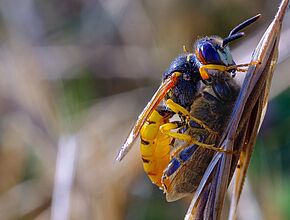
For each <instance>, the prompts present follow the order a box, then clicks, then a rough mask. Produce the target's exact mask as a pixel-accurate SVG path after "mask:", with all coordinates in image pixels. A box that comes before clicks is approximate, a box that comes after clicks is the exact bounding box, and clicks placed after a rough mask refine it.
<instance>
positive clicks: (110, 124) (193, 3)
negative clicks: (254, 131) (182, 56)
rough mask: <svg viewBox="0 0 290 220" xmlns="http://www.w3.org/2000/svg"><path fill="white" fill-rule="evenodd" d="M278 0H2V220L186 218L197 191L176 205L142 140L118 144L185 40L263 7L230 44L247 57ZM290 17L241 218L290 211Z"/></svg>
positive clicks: (224, 28) (222, 28) (225, 28)
mask: <svg viewBox="0 0 290 220" xmlns="http://www.w3.org/2000/svg"><path fill="white" fill-rule="evenodd" d="M278 4H279V1H278V0H223V1H222V0H160V1H150V0H62V1H57V0H1V1H0V114H1V117H0V219H1V220H10V219H13V220H14V219H21V220H29V219H38V220H42V219H52V220H66V219H72V220H79V219H82V220H83V219H88V220H90V219H96V220H103V219H109V220H119V219H128V220H131V219H134V220H135V219H140V220H145V219H146V220H151V219H152V220H153V219H154V220H155V219H168V220H170V219H182V218H183V216H184V214H185V212H186V209H187V207H188V203H189V202H190V200H189V199H185V200H182V201H178V202H174V203H167V202H166V201H165V197H164V195H163V194H162V192H161V191H159V190H158V189H157V187H155V186H153V185H152V184H151V183H150V181H149V180H148V178H147V177H146V176H145V174H144V172H143V170H142V164H141V159H140V155H139V149H138V144H136V146H135V147H134V149H133V150H132V152H130V153H129V155H128V156H127V157H126V158H125V159H124V161H122V162H121V163H118V162H114V158H115V156H116V153H117V151H118V148H119V147H120V146H121V144H122V143H123V141H124V140H125V138H126V137H127V134H128V133H129V131H130V128H131V127H132V126H133V124H134V122H135V120H136V118H137V116H138V114H139V113H140V112H141V110H142V109H143V107H144V106H145V105H146V103H147V102H148V100H149V99H150V97H151V96H152V94H153V93H154V91H155V90H156V88H157V87H158V85H159V84H160V77H161V74H162V72H163V71H164V70H165V69H166V68H167V66H168V65H169V63H170V61H171V60H172V59H173V58H174V57H176V56H177V55H178V54H179V53H181V52H182V45H186V46H187V48H188V49H189V50H191V49H192V45H193V43H194V41H195V40H196V39H197V38H198V37H200V36H204V35H220V36H224V37H225V36H227V34H228V33H229V31H230V30H231V28H233V27H234V26H235V25H237V24H239V23H240V22H241V21H243V20H245V19H247V18H249V17H251V16H253V15H255V14H257V13H261V14H262V18H261V19H260V21H259V22H257V23H256V24H254V25H252V27H249V28H247V29H246V33H247V36H246V37H245V38H244V39H241V40H239V42H237V43H234V44H233V45H232V48H233V51H234V58H235V60H236V61H237V63H242V62H246V61H249V60H250V56H251V52H252V50H253V48H254V47H255V46H256V44H257V42H258V40H259V38H260V37H261V35H262V33H263V31H264V30H265V28H266V27H267V25H269V23H270V21H271V19H272V18H273V16H274V14H275V12H276V10H277V7H278ZM288 14H289V13H288ZM289 19H290V18H289V15H288V16H286V20H285V24H284V28H283V34H282V38H281V43H280V52H281V53H280V60H279V64H278V66H277V71H276V73H275V74H274V82H273V88H272V92H271V102H270V104H269V108H268V113H267V116H266V118H265V121H264V124H263V127H262V129H261V132H260V136H259V139H258V141H257V146H256V148H255V152H254V155H253V159H252V162H251V166H250V171H249V175H248V176H249V179H248V180H247V183H246V187H245V192H244V193H243V197H242V201H241V204H240V210H239V219H278V220H279V219H290V209H289V204H290V135H289V131H290V89H288V87H289V85H290V73H289V68H290V59H289V56H290V51H289V50H290V49H289V48H290V32H289V31H290V20H289ZM238 78H239V80H240V81H241V78H242V77H240V76H238Z"/></svg>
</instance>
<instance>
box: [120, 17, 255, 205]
mask: <svg viewBox="0 0 290 220" xmlns="http://www.w3.org/2000/svg"><path fill="white" fill-rule="evenodd" d="M259 16H260V15H257V16H255V17H253V18H250V19H249V20H247V21H245V22H243V23H241V24H240V25H238V26H237V27H235V28H234V29H233V30H232V31H231V32H230V34H229V36H228V37H226V38H225V39H222V38H220V37H218V36H211V37H205V38H202V39H199V40H198V41H197V42H196V44H195V46H194V52H193V53H190V52H187V50H186V49H184V50H185V53H184V54H182V55H180V56H178V57H177V58H176V59H174V60H173V62H172V63H171V64H170V66H169V68H168V70H167V71H165V72H164V74H163V76H162V84H161V87H160V88H159V89H158V91H157V92H156V93H155V95H154V97H153V98H152V99H151V101H150V102H149V103H148V105H147V107H146V108H145V109H144V111H143V113H142V114H141V115H140V116H139V118H138V121H137V123H136V125H135V127H134V128H133V130H132V132H131V134H130V136H129V137H128V138H127V141H126V143H125V144H124V145H123V147H122V148H121V150H120V152H119V155H118V157H117V160H121V159H122V158H123V156H125V154H126V153H127V151H128V149H129V148H130V147H131V146H132V144H133V142H134V141H135V139H136V137H137V136H138V135H139V133H140V138H141V155H142V160H143V167H144V170H145V172H146V173H147V175H148V176H149V178H150V179H151V181H152V182H153V183H155V184H156V185H157V186H159V187H160V188H162V189H163V190H165V192H166V193H167V199H168V200H169V201H172V200H176V199H179V198H180V197H182V196H183V195H185V194H188V193H192V192H194V190H195V189H196V187H197V186H198V183H199V182H200V179H201V177H202V174H203V172H204V170H205V168H206V165H207V164H208V163H209V161H210V159H211V157H212V155H213V152H214V151H223V149H221V148H217V147H215V145H216V143H217V141H218V137H219V136H220V135H221V134H222V132H223V130H224V127H225V123H226V122H227V121H228V118H229V116H230V113H231V110H232V107H233V104H234V102H235V100H236V97H237V95H238V93H239V86H238V85H237V84H236V83H235V81H234V80H233V77H234V76H235V72H236V71H237V70H238V71H243V69H241V67H245V66H248V65H249V64H242V65H236V63H235V62H234V60H233V58H232V55H231V53H230V49H229V47H228V44H229V43H230V42H232V41H234V40H236V39H238V38H240V37H242V36H243V35H244V33H243V32H240V30H241V29H243V28H244V27H246V26H248V25H250V24H251V23H253V22H254V21H256V20H257V19H258V18H259ZM174 115H178V116H179V119H180V120H178V121H170V119H171V118H172V117H173V116H174ZM228 153H233V152H228ZM189 172H190V173H189Z"/></svg>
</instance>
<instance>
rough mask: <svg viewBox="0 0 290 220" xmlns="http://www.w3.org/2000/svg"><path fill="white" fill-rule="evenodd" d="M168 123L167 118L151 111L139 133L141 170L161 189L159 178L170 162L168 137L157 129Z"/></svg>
mask: <svg viewBox="0 0 290 220" xmlns="http://www.w3.org/2000/svg"><path fill="white" fill-rule="evenodd" d="M165 123H168V118H167V117H164V116H162V115H160V114H159V113H158V112H157V111H156V110H154V111H153V113H152V114H151V116H150V117H149V118H148V120H147V121H146V123H145V124H144V125H143V127H142V129H141V131H140V138H141V155H142V160H143V168H144V171H145V172H146V173H147V175H148V177H149V178H150V180H151V181H152V183H154V184H156V185H157V186H159V187H162V183H161V177H162V175H163V171H164V170H165V168H166V167H167V165H168V163H169V160H170V158H169V157H170V142H171V140H172V138H171V137H169V136H168V135H164V134H162V133H161V132H160V130H159V127H160V126H161V125H163V124H165Z"/></svg>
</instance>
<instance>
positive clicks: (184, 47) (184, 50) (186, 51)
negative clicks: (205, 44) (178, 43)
mask: <svg viewBox="0 0 290 220" xmlns="http://www.w3.org/2000/svg"><path fill="white" fill-rule="evenodd" d="M182 49H183V52H184V53H189V51H188V50H187V48H186V46H185V45H183V46H182Z"/></svg>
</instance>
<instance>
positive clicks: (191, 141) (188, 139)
mask: <svg viewBox="0 0 290 220" xmlns="http://www.w3.org/2000/svg"><path fill="white" fill-rule="evenodd" d="M180 126H181V124H180V123H179V122H169V123H166V124H164V125H161V126H160V127H159V129H160V131H161V132H162V133H163V134H165V135H168V136H170V137H172V138H175V139H178V140H181V141H185V142H186V143H188V144H196V145H198V146H199V147H203V148H206V149H210V150H214V151H218V152H223V153H228V154H237V153H238V152H236V151H232V150H231V151H229V150H225V149H223V148H219V147H214V144H205V143H202V142H199V141H198V140H196V139H194V138H193V137H191V136H190V135H188V134H180V133H177V132H173V131H171V130H173V129H177V128H180ZM183 148H184V147H183V146H181V147H180V148H177V149H176V150H174V151H173V153H172V156H174V155H176V154H178V152H180V151H181V150H182V149H183Z"/></svg>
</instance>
